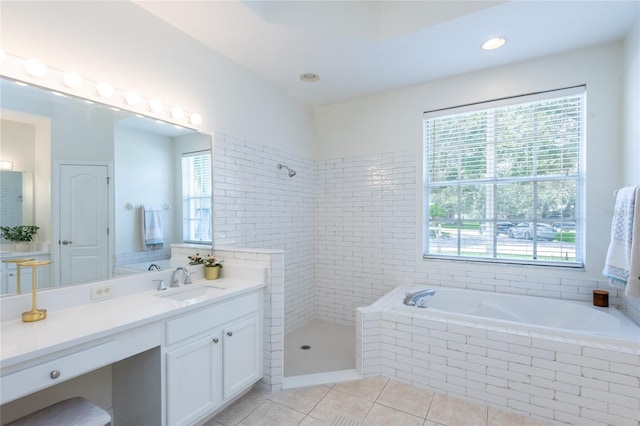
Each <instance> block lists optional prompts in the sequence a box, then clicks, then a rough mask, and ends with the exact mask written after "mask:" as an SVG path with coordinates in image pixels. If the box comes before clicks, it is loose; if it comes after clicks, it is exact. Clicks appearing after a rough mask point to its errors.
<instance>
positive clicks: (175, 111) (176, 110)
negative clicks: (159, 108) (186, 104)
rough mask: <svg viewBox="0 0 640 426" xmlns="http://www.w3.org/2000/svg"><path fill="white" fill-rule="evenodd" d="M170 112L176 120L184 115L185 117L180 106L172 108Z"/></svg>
mask: <svg viewBox="0 0 640 426" xmlns="http://www.w3.org/2000/svg"><path fill="white" fill-rule="evenodd" d="M170 114H171V118H174V119H176V120H180V119H181V118H182V117H184V111H183V110H182V108H180V107H173V108H171V112H170Z"/></svg>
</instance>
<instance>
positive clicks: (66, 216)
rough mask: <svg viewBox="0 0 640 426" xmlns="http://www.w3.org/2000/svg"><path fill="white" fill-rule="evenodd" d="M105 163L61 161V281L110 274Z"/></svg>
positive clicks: (68, 281)
mask: <svg viewBox="0 0 640 426" xmlns="http://www.w3.org/2000/svg"><path fill="white" fill-rule="evenodd" d="M108 200H109V197H108V167H107V166H106V165H75V164H74V165H69V164H61V165H60V241H59V242H58V244H60V282H61V283H64V284H73V283H80V282H87V281H96V280H101V279H106V278H109V213H108V211H109V210H108V207H109V206H108Z"/></svg>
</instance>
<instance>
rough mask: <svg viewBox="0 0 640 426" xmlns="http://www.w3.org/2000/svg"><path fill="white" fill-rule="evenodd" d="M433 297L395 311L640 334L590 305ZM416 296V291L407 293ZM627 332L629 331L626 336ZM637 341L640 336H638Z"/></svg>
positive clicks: (490, 296)
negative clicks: (429, 312)
mask: <svg viewBox="0 0 640 426" xmlns="http://www.w3.org/2000/svg"><path fill="white" fill-rule="evenodd" d="M429 288H433V289H436V293H435V295H433V296H426V297H424V303H425V304H426V306H424V307H418V306H416V307H414V306H407V305H404V304H403V303H402V300H401V299H400V300H398V301H397V303H395V304H394V306H393V309H394V310H397V311H404V312H415V311H416V310H423V311H422V312H415V313H416V314H420V313H425V312H424V311H425V310H430V311H432V312H439V313H440V314H454V315H456V314H457V315H459V316H460V318H466V319H472V318H474V319H478V318H482V319H484V320H493V321H502V322H504V323H505V324H514V323H516V324H522V325H525V326H526V327H527V328H528V329H534V328H536V327H540V328H541V329H547V330H548V329H556V330H564V331H575V332H580V333H586V334H593V335H598V336H611V337H614V336H615V337H622V338H624V337H625V336H627V337H629V338H631V337H633V336H634V334H633V332H634V331H635V332H636V333H640V331H638V329H637V327H635V324H633V322H632V321H631V320H630V319H629V318H628V317H626V316H625V315H624V314H622V313H621V312H620V311H618V310H617V309H615V308H613V307H611V308H597V307H594V306H593V305H592V304H590V303H587V302H576V301H569V300H557V299H548V298H543V297H532V296H520V295H512V294H505V293H491V292H486V291H475V290H463V289H453V288H437V287H429ZM405 290H406V291H409V292H413V291H417V290H420V288H418V289H417V290H416V289H415V288H411V289H405ZM625 331H629V333H626V332H625ZM635 336H636V337H637V336H638V334H636V335H635Z"/></svg>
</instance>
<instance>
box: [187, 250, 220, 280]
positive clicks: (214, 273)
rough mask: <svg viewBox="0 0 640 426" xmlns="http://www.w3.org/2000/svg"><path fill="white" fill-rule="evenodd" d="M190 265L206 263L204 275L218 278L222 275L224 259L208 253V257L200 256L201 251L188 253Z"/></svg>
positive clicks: (211, 278)
mask: <svg viewBox="0 0 640 426" xmlns="http://www.w3.org/2000/svg"><path fill="white" fill-rule="evenodd" d="M187 258H188V259H189V265H204V276H205V278H206V279H208V280H217V279H218V277H219V276H220V269H221V268H222V262H223V260H222V259H218V258H217V257H215V256H211V255H210V254H208V255H207V257H206V258H202V257H200V253H196V254H192V255H188V256H187Z"/></svg>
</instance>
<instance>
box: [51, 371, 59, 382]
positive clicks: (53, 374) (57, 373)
mask: <svg viewBox="0 0 640 426" xmlns="http://www.w3.org/2000/svg"><path fill="white" fill-rule="evenodd" d="M49 377H51V378H52V379H53V380H55V379H57V378H58V377H60V371H58V370H53V371H52V372H51V373H49Z"/></svg>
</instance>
